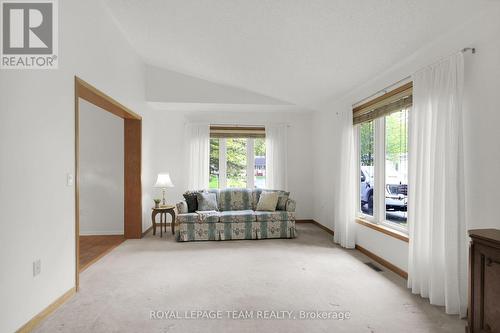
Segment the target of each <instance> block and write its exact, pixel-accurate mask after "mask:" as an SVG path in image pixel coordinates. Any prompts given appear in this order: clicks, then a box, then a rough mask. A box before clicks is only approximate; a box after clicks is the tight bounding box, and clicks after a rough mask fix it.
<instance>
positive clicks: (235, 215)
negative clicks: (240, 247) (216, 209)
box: [219, 210, 255, 223]
mask: <svg viewBox="0 0 500 333" xmlns="http://www.w3.org/2000/svg"><path fill="white" fill-rule="evenodd" d="M219 221H220V222H225V223H228V222H229V223H232V222H254V221H255V213H254V211H253V210H232V211H224V212H220V215H219Z"/></svg>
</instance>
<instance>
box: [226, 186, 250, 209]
mask: <svg viewBox="0 0 500 333" xmlns="http://www.w3.org/2000/svg"><path fill="white" fill-rule="evenodd" d="M218 199H219V210H220V211H228V210H231V211H232V210H250V209H252V190H250V189H246V188H226V189H221V190H219V198H218Z"/></svg>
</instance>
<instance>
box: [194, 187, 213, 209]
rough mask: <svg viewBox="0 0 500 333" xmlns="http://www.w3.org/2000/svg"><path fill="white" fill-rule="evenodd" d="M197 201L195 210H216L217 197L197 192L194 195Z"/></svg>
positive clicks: (208, 193)
mask: <svg viewBox="0 0 500 333" xmlns="http://www.w3.org/2000/svg"><path fill="white" fill-rule="evenodd" d="M196 196H197V199H198V209H197V210H203V211H205V210H217V195H215V193H210V192H199V193H197V194H196Z"/></svg>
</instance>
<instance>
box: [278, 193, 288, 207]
mask: <svg viewBox="0 0 500 333" xmlns="http://www.w3.org/2000/svg"><path fill="white" fill-rule="evenodd" d="M289 196H290V192H283V191H281V192H279V193H278V204H277V205H276V210H286V202H287V201H288V197H289Z"/></svg>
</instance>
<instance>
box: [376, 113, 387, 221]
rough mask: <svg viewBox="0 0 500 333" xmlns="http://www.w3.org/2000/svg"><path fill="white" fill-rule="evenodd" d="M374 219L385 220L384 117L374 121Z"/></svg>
mask: <svg viewBox="0 0 500 333" xmlns="http://www.w3.org/2000/svg"><path fill="white" fill-rule="evenodd" d="M374 164H375V205H374V206H375V214H374V217H375V221H377V223H380V222H382V221H384V220H385V119H384V118H383V117H381V118H377V119H376V121H375V163H374Z"/></svg>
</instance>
